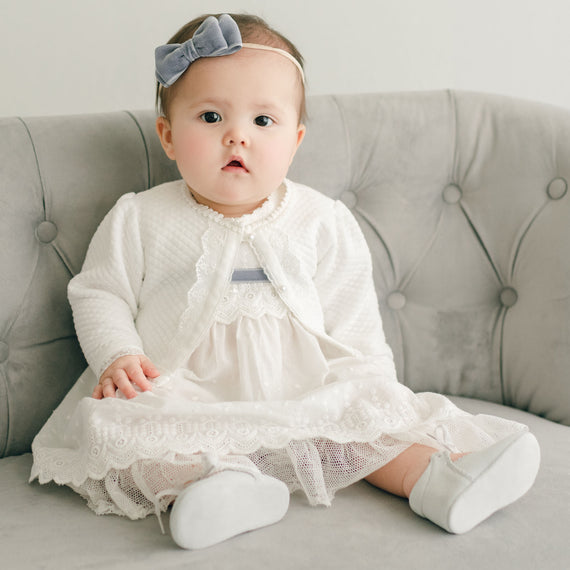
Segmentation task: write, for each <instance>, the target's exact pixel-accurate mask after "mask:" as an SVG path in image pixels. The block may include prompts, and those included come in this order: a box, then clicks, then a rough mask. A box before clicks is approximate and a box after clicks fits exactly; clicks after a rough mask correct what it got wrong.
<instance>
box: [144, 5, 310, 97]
mask: <svg viewBox="0 0 570 570" xmlns="http://www.w3.org/2000/svg"><path fill="white" fill-rule="evenodd" d="M242 48H247V49H258V50H263V51H270V52H274V53H277V54H279V55H281V56H283V57H286V58H287V59H288V60H289V61H290V62H291V63H293V64H294V65H295V66H296V67H297V69H298V70H299V73H300V74H301V80H302V81H303V83H304V82H305V75H304V73H303V68H302V67H301V64H300V63H299V62H298V61H297V60H296V59H295V58H294V57H293V56H292V55H291V54H290V53H288V52H286V51H285V50H282V49H279V48H275V47H271V46H266V45H262V44H249V43H242V41H241V34H240V31H239V28H238V25H237V24H236V22H235V20H234V19H233V18H232V17H231V16H230V15H229V14H222V15H221V16H220V18H219V20H217V19H216V18H215V17H214V16H208V17H207V18H206V19H205V20H204V21H203V22H202V24H201V25H200V27H199V28H198V29H197V30H196V32H195V33H194V35H193V36H192V38H190V39H189V40H188V41H186V42H184V43H183V44H166V45H163V46H159V47H157V48H156V50H155V52H154V58H155V64H156V73H155V74H156V79H157V81H158V82H159V83H160V84H161V85H162V86H163V87H170V86H171V85H172V84H174V83H175V82H176V80H177V79H179V78H180V76H181V75H182V74H183V73H184V72H185V71H186V70H187V69H188V67H189V66H190V64H192V63H193V62H194V61H196V60H197V59H200V58H201V57H219V56H222V55H231V54H232V53H235V52H236V51H238V50H240V49H242Z"/></svg>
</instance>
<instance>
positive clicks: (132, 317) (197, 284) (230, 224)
mask: <svg viewBox="0 0 570 570" xmlns="http://www.w3.org/2000/svg"><path fill="white" fill-rule="evenodd" d="M285 188H286V191H284V192H282V193H281V194H282V195H283V198H282V200H281V203H280V204H279V205H277V207H275V208H274V209H273V210H272V211H270V212H269V213H268V214H267V215H263V210H264V206H262V207H261V208H260V209H258V210H256V211H255V212H254V213H253V214H250V215H246V216H243V217H241V218H224V217H223V216H222V215H221V214H218V213H216V212H214V211H213V210H211V209H209V208H207V207H205V206H202V205H199V204H197V203H196V202H195V201H194V200H193V198H192V197H191V195H190V193H189V191H188V189H187V187H186V185H185V184H184V182H183V181H176V182H169V183H166V184H162V185H160V186H157V187H155V188H152V189H150V190H147V191H145V192H141V193H139V194H133V193H131V194H126V195H124V196H122V197H121V198H120V199H119V200H118V202H117V204H116V205H115V206H114V207H113V208H112V210H111V211H110V212H109V213H108V214H107V216H106V217H105V219H104V220H103V221H102V223H101V225H100V226H99V228H98V229H97V232H96V233H95V235H94V237H93V240H92V242H91V244H90V246H89V250H88V252H87V257H86V259H85V263H84V266H83V269H82V271H81V273H79V274H78V275H77V276H76V277H74V278H73V279H72V280H71V282H70V284H69V290H68V292H69V299H70V302H71V305H72V308H73V317H74V321H75V326H76V330H77V335H78V337H79V340H80V342H81V346H82V348H83V352H84V354H85V357H86V358H87V361H88V363H89V365H90V367H91V368H92V369H93V371H94V372H95V374H96V375H97V377H99V376H100V375H101V373H102V372H103V371H104V370H105V368H106V367H107V366H108V365H109V364H110V363H111V362H113V360H115V359H116V358H118V357H119V356H122V355H125V354H146V355H147V356H148V357H149V358H150V359H151V360H152V361H153V363H154V364H155V365H156V366H157V367H158V368H159V370H160V371H161V372H162V373H163V374H167V373H169V372H172V371H173V370H175V369H176V368H178V367H180V366H182V365H183V364H184V363H185V362H186V361H187V359H188V357H189V356H190V354H191V353H192V352H193V351H194V350H195V348H196V347H197V346H198V344H199V342H200V340H201V338H202V336H203V335H204V333H205V332H206V331H207V330H208V329H209V328H210V326H211V325H212V323H213V316H214V313H215V310H216V306H217V304H218V303H219V302H220V300H221V299H222V297H223V296H224V294H225V293H226V291H227V289H228V287H229V286H230V280H231V275H232V271H233V269H234V261H235V258H236V254H237V251H238V248H239V246H240V244H241V242H242V241H243V240H249V242H250V245H251V246H252V248H253V250H254V252H255V254H256V256H257V258H258V260H259V264H260V266H261V267H263V269H264V270H265V273H266V274H267V276H268V277H269V279H270V281H271V282H272V283H273V284H274V286H275V288H276V290H277V291H278V293H279V295H280V297H281V298H282V300H283V301H284V302H285V304H286V305H287V306H288V308H289V309H290V311H291V312H292V313H293V314H294V315H295V316H296V317H297V318H298V319H299V321H300V322H301V323H302V324H303V325H304V326H305V327H306V328H307V329H308V330H309V331H311V332H312V333H314V334H316V335H323V334H325V335H328V336H330V337H331V338H333V339H334V340H336V341H337V342H338V343H341V344H342V345H344V346H347V347H350V348H351V349H352V350H353V352H354V353H355V354H358V353H361V354H367V355H383V356H387V357H389V359H390V360H391V351H390V349H389V347H388V346H387V345H386V342H385V339H384V333H383V331H382V324H381V320H380V315H379V312H378V304H377V298H376V294H375V291H374V285H373V280H372V267H371V259H370V254H369V251H368V248H367V246H366V242H365V240H364V237H363V235H362V233H361V231H360V228H359V227H358V224H357V222H356V220H355V219H354V218H353V216H352V215H351V214H350V212H349V211H348V209H347V208H346V207H345V206H344V205H343V204H342V203H341V202H338V201H334V200H332V199H330V198H327V197H326V196H324V195H323V194H321V193H319V192H317V191H315V190H313V189H311V188H308V187H306V186H302V185H300V184H296V183H293V182H291V181H288V180H286V181H285ZM273 199H276V198H275V196H274V197H273ZM394 375H395V373H394Z"/></svg>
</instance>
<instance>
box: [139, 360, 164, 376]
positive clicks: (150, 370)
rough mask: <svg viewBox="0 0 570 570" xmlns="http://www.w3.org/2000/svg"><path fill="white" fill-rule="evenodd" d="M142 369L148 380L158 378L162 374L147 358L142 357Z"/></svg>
mask: <svg viewBox="0 0 570 570" xmlns="http://www.w3.org/2000/svg"><path fill="white" fill-rule="evenodd" d="M141 368H142V371H143V372H144V373H145V376H147V377H148V378H156V377H157V376H160V372H159V371H158V369H157V368H156V366H155V365H154V364H153V363H152V362H151V361H150V359H149V358H147V357H146V356H143V357H141Z"/></svg>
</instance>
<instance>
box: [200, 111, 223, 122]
mask: <svg viewBox="0 0 570 570" xmlns="http://www.w3.org/2000/svg"><path fill="white" fill-rule="evenodd" d="M200 119H202V121H204V122H205V123H219V122H220V121H221V120H222V116H221V115H220V114H219V113H216V112H215V111H206V112H205V113H202V114H201V115H200Z"/></svg>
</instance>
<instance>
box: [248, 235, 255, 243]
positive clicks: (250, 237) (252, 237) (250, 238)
mask: <svg viewBox="0 0 570 570" xmlns="http://www.w3.org/2000/svg"><path fill="white" fill-rule="evenodd" d="M247 239H248V240H249V241H253V240H254V239H255V236H254V235H253V234H249V235H248V236H247Z"/></svg>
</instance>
